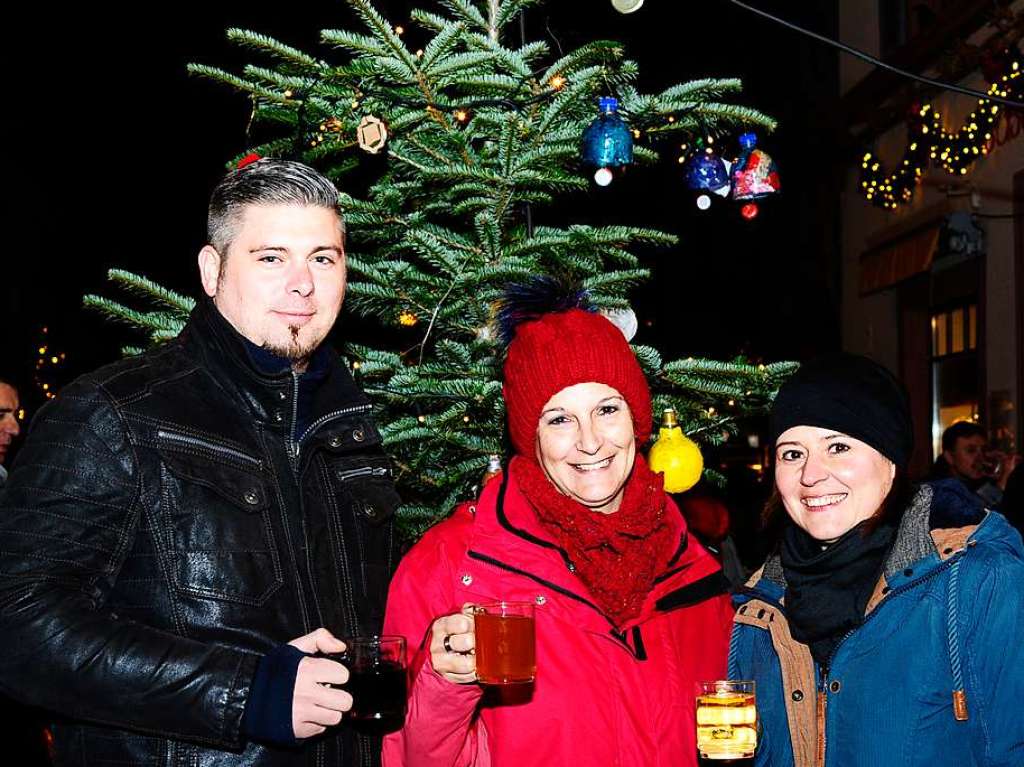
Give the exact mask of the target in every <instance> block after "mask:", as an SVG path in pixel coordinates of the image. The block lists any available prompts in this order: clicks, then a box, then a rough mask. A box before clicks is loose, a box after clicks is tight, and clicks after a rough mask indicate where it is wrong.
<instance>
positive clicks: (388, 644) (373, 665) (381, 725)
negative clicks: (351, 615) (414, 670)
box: [331, 636, 407, 732]
mask: <svg viewBox="0 0 1024 767" xmlns="http://www.w3.org/2000/svg"><path fill="white" fill-rule="evenodd" d="M342 641H343V642H344V643H345V652H343V653H340V654H339V655H334V656H331V657H332V658H333V659H334V660H337V661H338V662H339V663H341V664H342V665H344V666H345V667H346V668H348V682H346V683H345V684H344V685H342V689H343V690H346V691H347V692H348V693H349V694H350V695H351V696H352V709H351V710H350V711H349V712H348V717H349V718H350V719H351V720H353V721H354V722H368V723H369V722H372V723H374V724H375V725H376V729H380V730H381V731H383V732H391V731H393V730H397V729H399V728H400V727H401V726H402V725H403V724H404V723H405V706H406V697H407V696H406V670H405V637H401V636H357V637H342Z"/></svg>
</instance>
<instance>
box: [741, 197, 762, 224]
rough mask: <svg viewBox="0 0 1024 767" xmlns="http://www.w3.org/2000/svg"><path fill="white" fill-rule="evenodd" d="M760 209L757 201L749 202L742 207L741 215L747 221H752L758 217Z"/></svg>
mask: <svg viewBox="0 0 1024 767" xmlns="http://www.w3.org/2000/svg"><path fill="white" fill-rule="evenodd" d="M760 212H761V211H760V209H759V208H758V207H757V203H756V202H748V203H747V204H746V205H744V206H743V207H742V208H740V215H741V216H743V218H745V219H747V221H752V220H754V219H755V218H757V214H758V213H760Z"/></svg>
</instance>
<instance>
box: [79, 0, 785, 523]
mask: <svg viewBox="0 0 1024 767" xmlns="http://www.w3.org/2000/svg"><path fill="white" fill-rule="evenodd" d="M348 3H349V5H350V6H351V7H352V8H353V9H354V11H355V12H356V14H357V16H358V17H359V19H360V20H361V21H362V23H363V24H364V26H365V29H364V30H362V31H359V32H355V31H347V30H325V31H324V32H323V33H322V40H323V42H324V43H325V44H326V45H327V47H328V48H329V49H331V50H330V53H331V58H330V59H328V58H319V57H317V56H314V55H310V54H307V53H305V52H302V51H300V50H296V49H295V48H293V47H290V46H288V45H285V44H284V43H281V42H279V41H277V40H274V39H271V38H269V37H266V36H263V35H260V34H256V33H254V32H250V31H245V30H240V29H231V30H229V31H228V37H229V39H231V40H232V41H234V42H236V43H238V44H240V45H242V46H245V47H247V48H251V49H252V50H253V51H254V52H256V53H258V54H259V55H261V56H262V57H263V58H264V59H265V64H264V65H249V66H247V67H245V69H244V71H243V72H242V73H241V74H240V75H235V74H232V73H229V72H226V71H223V70H220V69H217V68H214V67H210V66H205V65H199V64H196V65H191V66H190V70H191V72H193V73H194V74H196V75H201V76H205V77H208V78H212V79H214V80H217V81H219V82H222V83H225V84H227V85H228V86H230V87H232V88H236V89H238V90H240V91H244V92H245V93H247V94H249V95H250V97H251V98H252V104H253V111H252V120H251V126H250V136H255V135H257V133H260V134H262V135H263V136H264V137H265V139H266V140H265V141H263V142H262V143H258V144H257V145H254V146H249V147H245V148H244V151H242V152H240V153H239V157H237V158H235V160H234V161H233V162H234V163H237V162H238V161H239V160H240V159H241V158H242V157H244V156H245V155H248V154H256V155H259V156H279V157H291V158H294V159H299V160H301V161H303V162H306V163H308V164H310V165H313V166H315V167H317V168H319V169H320V170H322V171H323V172H324V173H325V174H327V175H328V176H329V177H331V178H332V179H334V180H335V181H336V182H337V183H338V185H339V187H340V188H341V189H343V190H344V189H346V186H345V182H344V177H345V176H346V174H347V173H349V172H350V171H352V170H353V169H355V168H357V167H358V166H359V165H360V162H361V160H363V159H365V158H366V157H367V154H366V152H373V153H376V152H381V153H382V154H386V156H387V162H386V163H384V164H383V170H382V171H381V172H380V173H379V176H378V177H376V178H375V179H374V180H373V181H372V183H371V184H370V185H369V187H368V189H367V191H366V193H365V194H364V195H362V196H359V197H356V196H353V195H351V194H348V193H345V192H344V191H343V192H342V194H341V206H342V208H343V210H344V213H345V218H346V223H347V226H348V231H349V238H348V268H349V273H350V283H349V287H348V296H347V299H346V304H347V306H348V308H349V309H350V310H353V311H355V312H356V313H358V314H360V315H363V316H364V317H368V318H372V319H374V320H375V321H377V322H379V323H380V324H381V325H383V326H385V327H387V328H392V329H394V330H393V331H389V332H388V334H387V335H389V336H390V337H392V338H394V339H396V342H395V343H394V344H393V347H394V348H372V347H371V346H369V345H356V344H350V345H348V346H347V347H346V349H345V350H344V352H345V355H346V358H347V359H348V360H349V363H350V364H351V366H352V369H353V372H354V375H355V376H356V378H357V380H358V381H359V383H360V384H361V385H362V386H363V388H364V389H365V390H366V391H367V393H368V394H369V395H370V396H371V397H372V398H373V400H374V402H375V407H376V410H377V417H378V421H379V423H380V424H381V428H382V432H383V436H384V440H385V443H386V449H387V451H388V452H389V454H390V455H391V457H392V459H393V462H394V464H395V467H396V479H397V482H398V485H399V489H400V492H401V493H402V496H403V498H404V499H405V505H404V507H403V509H402V511H401V513H400V519H401V521H402V524H403V527H404V529H405V530H406V532H407V533H410V534H412V535H415V534H416V533H418V532H419V531H421V530H422V529H423V528H425V527H426V526H427V525H429V524H431V523H432V522H434V521H436V520H437V519H440V518H442V517H443V516H444V515H446V514H447V513H448V511H449V510H450V509H451V508H452V507H453V505H454V504H455V503H456V502H458V501H460V500H464V499H466V498H467V497H470V496H471V494H472V492H473V490H474V487H475V486H476V485H478V484H479V483H480V480H481V476H482V474H483V472H484V471H485V468H486V467H487V465H488V457H489V456H491V455H494V454H497V455H501V454H502V453H503V452H504V449H503V430H504V403H503V400H502V395H501V383H500V373H501V350H500V348H499V346H498V344H497V340H496V338H495V336H494V331H493V329H492V319H493V312H494V305H495V300H496V299H497V298H498V296H499V295H500V294H501V292H502V290H503V288H504V286H505V285H507V284H508V283H511V282H516V281H521V280H523V279H525V278H529V277H530V276H532V275H536V274H550V275H557V276H559V277H560V278H563V279H567V280H571V281H576V282H578V283H580V284H581V285H582V286H583V288H585V289H586V290H587V291H588V293H589V297H590V301H591V303H592V304H594V305H596V306H597V307H599V308H600V309H601V310H602V311H605V312H608V313H609V314H610V316H613V317H615V318H616V319H617V320H618V321H619V322H623V324H628V323H629V322H630V321H632V322H634V323H635V315H632V312H631V310H630V309H629V303H628V299H627V295H628V293H629V291H630V290H631V289H632V288H634V287H635V286H637V285H638V284H640V283H641V282H643V281H645V280H647V279H648V278H649V276H650V273H649V271H648V270H647V269H645V268H643V267H642V266H641V264H640V261H639V259H638V257H637V256H636V255H635V254H634V253H633V252H631V251H632V250H635V249H636V247H637V246H645V245H652V244H653V245H659V246H669V245H672V244H673V243H675V241H676V238H675V237H674V236H672V235H670V234H667V233H665V232H661V231H655V230H652V229H646V228H640V227H632V226H584V225H574V226H567V227H555V226H538V227H533V226H532V223H531V218H532V216H531V206H533V207H534V208H536V207H537V206H550V205H552V204H553V203H554V202H555V201H556V200H557V199H558V198H559V196H563V195H568V194H573V193H581V192H585V191H586V190H587V189H588V188H589V187H590V185H591V183H592V181H591V178H590V176H591V174H592V173H593V171H594V168H593V167H587V166H586V165H584V163H583V162H581V142H582V140H583V137H584V134H585V132H586V131H587V128H588V126H590V125H592V124H594V123H595V121H597V125H596V126H595V130H597V131H598V132H600V131H601V130H602V122H601V121H606V122H608V123H609V126H610V127H611V128H614V129H616V130H618V131H619V135H618V138H617V139H616V140H618V141H620V143H621V142H622V141H623V140H624V141H625V142H626V143H627V144H632V147H631V148H632V161H633V162H639V163H645V162H655V161H657V159H658V153H657V141H658V139H659V138H660V137H662V136H672V137H675V139H676V140H677V141H678V140H680V139H681V140H683V141H691V140H693V139H696V138H704V137H707V136H723V135H725V134H726V133H727V132H730V131H734V130H737V129H746V128H750V127H760V128H763V129H766V130H771V129H772V128H773V127H774V122H773V121H772V120H771V118H769V117H767V116H766V115H764V114H762V113H761V112H759V111H757V110H755V109H751V108H749V107H745V106H742V105H739V104H735V103H730V102H729V101H728V100H727V98H728V97H729V96H731V95H732V94H735V93H736V92H738V91H739V90H740V87H741V86H740V82H739V81H738V80H735V79H701V80H695V81H692V82H687V83H681V84H678V85H674V86H672V87H670V88H667V89H666V90H664V91H662V92H660V93H655V94H648V93H642V92H640V91H639V90H638V89H637V86H636V83H637V80H638V68H637V66H636V64H635V63H634V62H632V61H630V60H629V59H627V58H626V57H625V52H624V50H623V48H622V46H621V45H620V44H618V43H616V42H612V41H605V40H599V41H594V42H590V43H588V44H586V45H583V46H582V47H580V48H578V49H576V50H574V51H571V52H569V53H567V54H565V55H562V56H559V57H557V58H555V57H554V56H553V55H552V52H551V51H550V49H549V46H548V44H547V43H545V42H542V41H534V42H527V41H525V40H523V39H522V37H521V31H520V25H519V15H520V14H521V13H522V12H524V9H526V8H527V7H528V6H533V5H536V4H537V0H441V2H440V3H439V10H438V12H436V13H434V12H427V11H415V12H413V14H412V19H413V21H414V22H415V23H417V24H418V25H419V26H420V27H422V32H423V37H424V39H425V40H426V42H424V44H423V45H422V47H419V48H417V49H415V50H411V49H410V48H409V47H408V46H407V45H406V44H405V42H404V41H403V32H404V30H402V29H401V28H396V27H395V26H394V25H393V24H391V23H389V22H388V21H387V20H386V19H385V18H384V17H383V16H382V15H381V14H380V13H379V12H378V11H377V10H376V9H375V8H374V7H373V6H372V5H371V4H370V3H369V2H368V1H367V0H348ZM338 50H340V51H341V52H342V55H341V56H340V57H339V56H337V55H336V52H337V51H338ZM335 58H340V59H341V60H334V59H335ZM599 97H614V98H615V99H617V106H618V110H617V111H618V114H615V115H613V114H611V111H612V109H611V108H610V107H609V106H608V105H609V103H610V102H608V101H607V99H603V103H602V108H603V110H604V114H603V115H602V114H599V112H598V110H597V104H598V98H599ZM624 126H628V128H627V131H626V132H627V135H625V136H622V135H621V134H622V132H623V127H624ZM598 140H601V137H600V136H599V137H598ZM587 141H588V142H593V141H594V137H593V135H592V133H591V134H588V135H587ZM626 148H627V149H628V148H629V147H628V146H627V147H626ZM598 149H599V150H600V146H598ZM619 149H620V150H621V149H622V147H621V146H620V147H619ZM616 157H617V158H618V159H615V160H612V161H609V162H608V163H607V164H608V165H610V166H612V168H614V166H615V165H617V164H621V163H622V162H629V161H630V159H629V158H628V153H627V159H626V160H623V159H622V158H621V152H620V154H619V155H617V156H616ZM598 162H600V161H598ZM612 168H604V169H602V168H599V169H598V170H599V171H600V172H601V173H602V174H606V175H605V176H604V178H603V179H601V180H602V181H606V180H607V178H608V177H609V176H608V175H607V174H608V173H609V172H610V170H612ZM599 177H600V176H599ZM110 276H111V278H112V279H113V280H114V281H115V282H116V283H117V284H118V285H120V286H121V287H123V288H125V289H127V290H128V291H129V292H132V293H134V294H136V295H137V296H139V297H141V298H142V299H143V300H144V301H145V302H146V303H148V304H151V305H152V308H149V309H142V310H136V309H132V308H130V307H128V306H125V305H123V304H121V303H119V302H116V301H113V300H111V299H108V298H104V297H99V296H87V297H86V303H87V304H88V305H91V306H93V307H95V308H98V309H100V310H102V311H104V312H105V313H107V314H108V315H109V316H111V317H112V318H114V319H117V320H120V321H123V322H126V323H128V324H130V325H132V326H134V327H136V328H139V329H143V330H145V331H146V332H147V334H148V335H149V338H150V340H151V341H152V342H159V341H161V340H165V339H167V338H170V337H173V336H174V335H176V334H177V332H178V331H179V330H180V328H181V326H182V324H183V323H184V321H185V319H186V317H187V313H188V311H189V310H190V308H191V306H192V301H191V299H188V298H186V297H183V296H180V295H177V294H175V293H173V292H172V291H168V290H166V289H164V288H162V287H161V286H159V285H157V284H155V283H153V282H151V281H149V280H146V279H145V278H143V277H141V276H138V275H134V274H131V273H128V272H124V271H119V270H114V271H112V272H111V274H110ZM634 348H635V350H636V353H637V356H638V358H639V359H640V361H641V364H642V365H643V367H644V369H645V371H646V373H647V374H648V376H649V379H650V382H651V387H652V391H653V392H654V394H655V408H656V410H655V412H659V411H660V410H661V409H663V408H668V407H673V408H675V410H676V412H677V413H678V417H679V422H680V425H681V426H682V427H683V431H684V432H686V433H687V434H688V435H690V436H691V437H694V439H696V440H698V441H700V442H703V443H711V444H713V443H717V442H720V441H722V440H724V439H726V438H728V436H729V435H730V434H732V433H734V431H735V420H736V418H738V417H740V416H743V415H747V414H750V413H754V412H758V411H761V410H763V409H764V407H765V406H766V404H768V403H769V402H770V400H771V397H772V396H773V393H774V391H775V389H776V388H777V386H778V384H779V382H780V381H781V380H782V379H783V378H784V377H785V376H786V375H787V374H788V373H789V372H791V369H792V367H793V366H792V365H790V364H787V363H777V364H774V365H768V366H765V365H751V364H747V363H746V362H745V361H744V360H739V359H737V360H733V361H729V362H720V361H713V360H697V359H686V360H676V361H671V362H665V361H663V360H662V358H661V355H660V354H659V353H658V351H657V350H655V349H654V348H651V347H648V346H636V347H634ZM125 351H126V353H132V352H136V351H138V349H137V348H126V349H125ZM706 473H711V474H712V475H713V474H714V472H710V471H707V472H706ZM714 478H715V477H714V476H712V479H714Z"/></svg>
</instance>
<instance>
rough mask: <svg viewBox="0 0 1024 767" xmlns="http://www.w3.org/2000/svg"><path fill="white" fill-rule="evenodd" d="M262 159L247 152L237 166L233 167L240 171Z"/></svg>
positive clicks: (253, 153)
mask: <svg viewBox="0 0 1024 767" xmlns="http://www.w3.org/2000/svg"><path fill="white" fill-rule="evenodd" d="M262 159H263V158H262V157H260V156H259V155H258V154H256V153H255V152H249V154H247V155H246V156H245V157H243V158H242V159H241V160H239V161H238V164H237V165H235V168H236V169H238V170H241V169H242V168H244V167H245V166H246V165H252V164H253V163H254V162H256V161H257V160H262Z"/></svg>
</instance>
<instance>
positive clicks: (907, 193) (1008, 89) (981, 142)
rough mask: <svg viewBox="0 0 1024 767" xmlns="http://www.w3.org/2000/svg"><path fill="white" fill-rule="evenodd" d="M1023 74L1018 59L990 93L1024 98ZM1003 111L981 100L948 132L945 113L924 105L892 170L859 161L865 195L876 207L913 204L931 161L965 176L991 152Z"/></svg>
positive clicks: (868, 155) (870, 156)
mask: <svg viewBox="0 0 1024 767" xmlns="http://www.w3.org/2000/svg"><path fill="white" fill-rule="evenodd" d="M1020 75H1021V62H1020V60H1019V59H1017V58H1014V59H1013V60H1012V61H1011V62H1010V66H1009V69H1008V71H1007V72H1006V74H1004V75H1003V76H1002V77H1001V78H1000V79H999V81H998V82H994V83H992V84H991V86H989V89H988V93H989V95H992V96H1001V97H1003V98H1007V97H1011V98H1015V99H1019V98H1021V96H1022V90H1024V89H1022V88H1021V82H1022V81H1021V79H1020ZM1000 113H1001V109H1000V107H999V105H998V104H993V103H991V102H990V101H989V100H988V99H979V100H978V105H977V106H976V107H975V109H974V111H972V112H971V113H970V115H968V116H967V118H966V120H964V123H963V125H962V126H961V127H960V129H959V130H956V131H953V132H947V131H946V130H945V128H944V127H943V124H942V115H941V114H940V113H939V112H938V111H937V110H935V109H934V108H932V105H931V104H925V105H924V106H922V107H921V108H920V110H919V111H918V112H917V114H915V115H914V118H913V122H912V123H911V125H910V126H908V131H907V133H908V142H907V148H906V149H905V150H904V152H903V157H902V159H901V160H900V163H899V165H898V166H897V167H896V169H895V170H894V171H892V172H889V173H887V172H885V171H884V170H883V169H882V164H881V162H880V161H879V159H878V158H877V157H876V156H875V154H874V152H865V153H864V156H863V157H862V158H861V173H860V189H861V193H862V194H863V195H864V198H865V199H866V200H868V201H869V202H871V203H872V204H873V205H875V206H877V207H880V208H885V209H887V210H894V209H895V208H897V207H898V206H899V205H902V204H904V203H907V202H910V200H911V198H913V196H914V189H915V188H916V186H917V185H918V183H920V180H921V176H922V175H923V173H924V171H925V169H926V168H927V167H928V164H929V163H930V162H933V163H935V164H937V165H939V166H941V167H942V168H943V169H944V170H945V171H946V172H947V173H949V174H951V175H954V176H966V175H967V172H968V171H969V170H970V167H971V166H972V165H973V164H974V163H975V161H977V159H978V158H979V157H982V156H984V155H986V154H988V144H989V142H990V141H991V140H992V134H993V132H994V130H995V126H996V123H997V121H998V120H999V117H1000Z"/></svg>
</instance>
